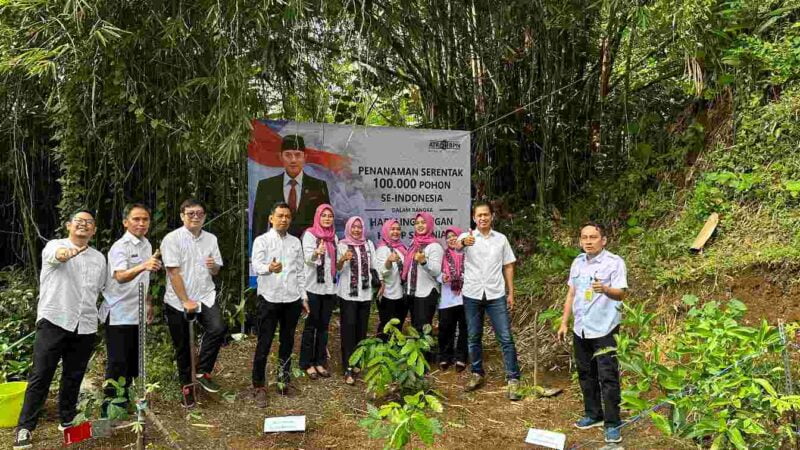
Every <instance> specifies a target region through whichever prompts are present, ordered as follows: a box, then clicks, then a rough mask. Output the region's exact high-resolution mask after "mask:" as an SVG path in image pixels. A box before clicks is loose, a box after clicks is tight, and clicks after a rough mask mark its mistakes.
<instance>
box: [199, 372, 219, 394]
mask: <svg viewBox="0 0 800 450" xmlns="http://www.w3.org/2000/svg"><path fill="white" fill-rule="evenodd" d="M197 382H198V383H200V386H202V387H203V389H205V390H206V391H208V392H219V390H220V389H221V388H220V387H219V385H218V384H217V383H215V382H214V380H212V379H211V375H209V374H207V373H201V374H200V375H197Z"/></svg>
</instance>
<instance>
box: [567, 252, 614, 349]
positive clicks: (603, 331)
mask: <svg viewBox="0 0 800 450" xmlns="http://www.w3.org/2000/svg"><path fill="white" fill-rule="evenodd" d="M593 279H596V280H598V281H600V282H601V283H603V284H604V285H606V286H610V287H612V288H616V289H627V288H628V278H627V269H626V268H625V261H623V260H622V258H620V257H619V256H617V255H615V254H613V253H611V252H609V251H607V250H603V251H602V252H600V254H599V255H597V256H595V257H594V258H592V259H591V260H590V259H587V257H586V253H581V254H580V255H578V257H577V258H575V260H574V261H573V262H572V267H571V268H570V269H569V280H568V281H567V284H568V285H569V286H570V287H573V288H575V298H574V299H573V300H572V314H573V315H574V316H575V324H574V331H575V334H577V335H578V336H580V337H583V338H586V339H594V338H599V337H603V336H605V335H607V334H608V333H610V332H611V331H612V330H613V329H614V328H615V327H616V326H617V325H619V322H620V319H622V314H621V312H620V308H622V302H619V301H616V300H614V299H612V298H610V297H608V296H607V295H605V294H602V293H599V292H594V291H593V290H592V280H593Z"/></svg>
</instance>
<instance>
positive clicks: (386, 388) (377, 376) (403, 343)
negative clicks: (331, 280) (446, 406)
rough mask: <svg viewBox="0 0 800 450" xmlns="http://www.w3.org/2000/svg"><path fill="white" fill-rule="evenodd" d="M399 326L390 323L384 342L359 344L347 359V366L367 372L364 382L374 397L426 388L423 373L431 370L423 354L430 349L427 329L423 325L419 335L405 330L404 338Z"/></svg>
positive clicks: (431, 344)
mask: <svg viewBox="0 0 800 450" xmlns="http://www.w3.org/2000/svg"><path fill="white" fill-rule="evenodd" d="M399 323H400V321H399V320H397V319H392V320H390V321H389V323H387V324H386V326H385V327H384V328H383V332H384V333H385V334H386V335H387V336H388V340H387V342H383V340H381V339H380V338H367V339H364V340H363V341H361V342H360V343H359V344H358V347H356V349H355V351H354V352H353V354H352V355H351V356H350V365H351V366H353V367H360V368H361V369H362V370H363V371H365V372H366V375H364V380H365V381H366V382H367V390H368V391H370V392H373V393H374V394H376V395H377V396H383V395H385V394H386V393H388V392H398V393H400V394H401V395H402V394H406V393H409V392H415V391H418V390H425V389H426V388H427V384H428V383H427V381H426V380H425V372H426V371H427V370H428V369H430V365H429V364H428V361H426V360H425V352H427V351H430V349H431V348H432V347H433V343H434V338H433V336H431V334H430V333H431V327H430V325H425V327H424V328H423V330H422V334H420V333H419V332H418V331H417V330H415V329H414V327H408V331H407V333H406V334H403V332H402V331H401V330H399V329H397V325H398V324H399Z"/></svg>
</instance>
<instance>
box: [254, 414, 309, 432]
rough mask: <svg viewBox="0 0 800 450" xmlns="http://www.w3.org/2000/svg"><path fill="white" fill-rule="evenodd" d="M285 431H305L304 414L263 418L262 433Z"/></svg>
mask: <svg viewBox="0 0 800 450" xmlns="http://www.w3.org/2000/svg"><path fill="white" fill-rule="evenodd" d="M287 431H306V416H283V417H267V418H266V419H264V433H280V432H287Z"/></svg>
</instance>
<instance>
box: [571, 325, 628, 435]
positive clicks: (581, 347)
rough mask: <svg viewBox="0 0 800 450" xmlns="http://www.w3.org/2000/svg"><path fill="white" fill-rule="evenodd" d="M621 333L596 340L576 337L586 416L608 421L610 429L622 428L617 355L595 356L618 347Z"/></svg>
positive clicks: (613, 331) (574, 343)
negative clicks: (617, 341)
mask: <svg viewBox="0 0 800 450" xmlns="http://www.w3.org/2000/svg"><path fill="white" fill-rule="evenodd" d="M618 332H619V327H616V328H614V329H613V330H612V331H611V333H609V334H607V335H605V336H603V337H599V338H594V339H585V338H582V337H580V336H578V335H577V334H574V333H573V340H572V342H573V347H574V348H575V360H576V362H577V366H578V380H579V381H580V385H581V392H582V393H583V406H584V411H585V414H586V416H587V417H590V418H592V419H595V420H603V421H605V426H606V427H616V426H619V425H621V424H622V421H621V420H620V417H619V404H620V387H619V363H618V362H617V353H616V352H610V353H606V354H603V355H599V356H594V354H595V352H597V351H598V350H600V349H603V348H607V347H616V345H617V343H616V341H615V340H614V335H616V334H617V333H618ZM601 398H602V402H601Z"/></svg>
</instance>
